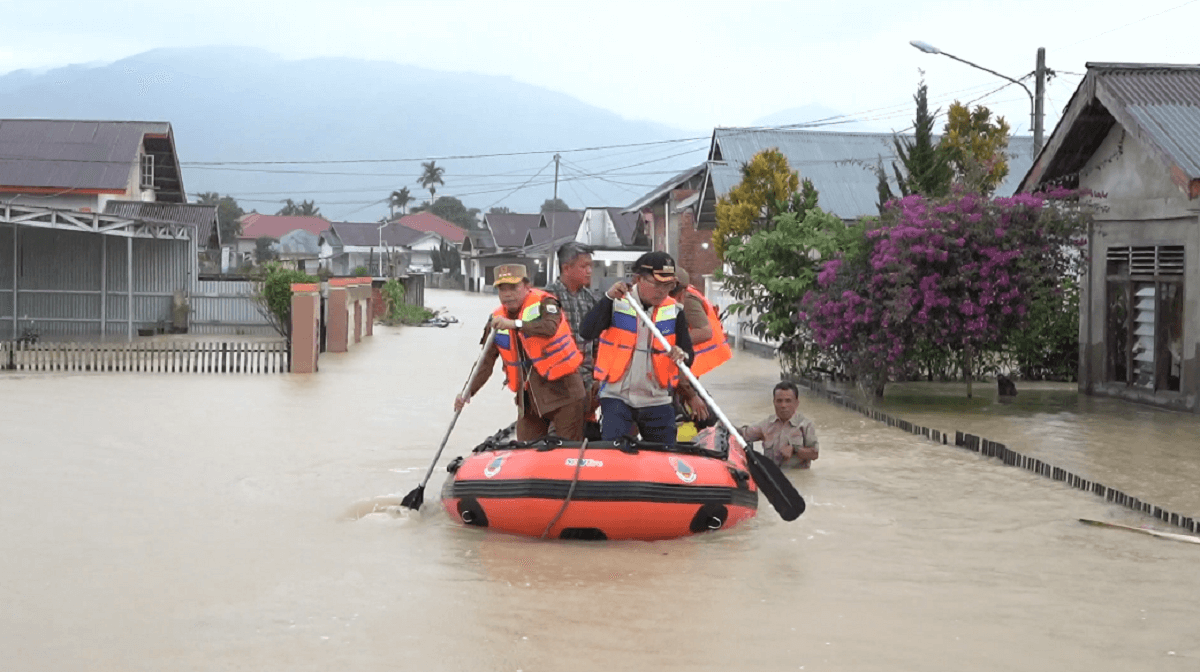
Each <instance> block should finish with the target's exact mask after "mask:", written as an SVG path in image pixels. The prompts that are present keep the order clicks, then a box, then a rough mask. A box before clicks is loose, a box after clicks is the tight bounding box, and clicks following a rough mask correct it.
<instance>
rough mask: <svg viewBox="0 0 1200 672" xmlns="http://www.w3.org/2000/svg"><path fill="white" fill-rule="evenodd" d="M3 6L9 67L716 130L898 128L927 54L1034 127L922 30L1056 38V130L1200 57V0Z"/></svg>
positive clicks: (1021, 125) (934, 77) (932, 72)
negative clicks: (562, 106)
mask: <svg viewBox="0 0 1200 672" xmlns="http://www.w3.org/2000/svg"><path fill="white" fill-rule="evenodd" d="M0 16H2V17H3V22H4V24H5V26H6V30H5V36H4V40H3V41H2V42H0V73H6V72H9V71H11V70H16V69H20V68H46V67H53V66H60V65H66V64H70V63H88V62H95V61H105V62H108V61H114V60H117V59H120V58H122V57H125V56H130V55H133V54H136V53H140V52H142V51H146V50H148V49H152V48H155V47H166V46H200V45H213V44H218V45H251V46H258V47H262V48H264V49H267V50H269V51H273V52H276V53H278V54H280V55H283V56H285V57H289V58H303V57H309V56H323V55H338V56H355V57H363V58H371V59H380V60H388V61H395V62H400V63H407V64H412V65H418V66H423V67H429V68H436V69H443V70H454V71H471V72H479V73H485V74H493V75H505V76H510V77H512V78H514V79H516V80H519V81H522V82H527V83H530V84H536V85H539V86H543V87H546V88H549V89H554V90H557V91H562V92H564V93H567V94H570V95H572V96H575V97H577V98H579V99H581V100H583V101H585V102H587V103H590V104H593V105H597V106H600V107H603V108H606V109H609V110H612V111H614V112H616V113H618V114H620V115H622V116H624V117H627V118H631V119H647V120H652V121H656V122H661V123H664V124H669V125H671V126H675V127H679V128H681V129H685V130H687V131H689V132H691V131H699V132H702V133H704V132H708V131H710V130H711V129H712V128H713V127H714V126H737V125H748V124H752V123H754V122H755V121H756V120H758V119H760V118H762V117H765V116H767V115H770V114H772V113H776V112H779V111H781V110H785V109H789V108H794V107H800V106H804V105H808V104H813V103H817V104H820V105H823V106H825V107H828V108H832V109H834V110H837V111H838V112H841V113H845V114H854V115H857V118H858V119H859V120H860V121H861V122H862V124H864V125H865V126H866V127H869V128H871V129H875V130H892V129H894V130H900V129H903V128H904V127H905V126H906V125H907V124H908V123H909V121H910V120H911V118H912V107H913V106H912V102H911V96H912V94H913V92H914V90H915V88H916V86H917V83H918V81H919V80H920V78H921V76H922V75H921V71H924V78H925V80H926V82H927V83H928V85H929V92H930V98H931V101H932V102H933V103H934V104H935V105H936V106H939V107H942V108H944V107H945V106H946V105H948V103H949V102H950V101H952V100H954V99H956V98H957V99H960V100H963V101H967V100H972V99H975V98H979V97H981V96H984V97H983V98H982V99H981V100H979V101H978V102H979V103H982V104H988V105H989V106H990V107H992V109H993V110H995V111H997V112H999V113H1001V114H1003V115H1005V117H1006V118H1007V119H1008V120H1009V122H1010V123H1011V125H1012V126H1013V129H1014V131H1015V132H1018V133H1029V126H1030V124H1029V112H1030V101H1029V97H1028V96H1027V94H1026V93H1025V92H1024V91H1022V90H1021V89H1020V88H1019V87H1016V86H1009V87H1008V88H1005V89H1003V90H1001V91H999V92H996V93H992V94H991V95H986V94H989V92H991V91H993V90H994V89H996V88H998V87H1000V86H1002V85H1004V84H1005V81H1004V80H1003V79H1000V78H998V77H996V76H994V75H991V74H988V73H986V72H982V71H980V70H976V69H974V68H971V67H969V66H967V65H964V64H962V63H959V62H956V61H954V60H951V59H949V58H947V57H945V56H938V55H928V54H924V53H921V52H919V51H917V50H916V49H914V48H913V47H911V46H910V45H909V41H910V40H923V41H925V42H928V43H930V44H933V45H935V46H936V47H938V48H940V49H942V50H944V51H946V52H949V53H952V54H954V55H956V56H958V57H960V58H963V59H966V60H969V61H972V62H974V63H977V64H979V65H981V66H984V67H986V68H989V69H992V70H995V71H997V72H999V73H1002V74H1004V75H1007V76H1009V77H1012V78H1017V79H1019V78H1022V77H1024V76H1025V75H1026V74H1028V73H1030V72H1031V71H1032V70H1033V69H1034V65H1035V56H1036V52H1037V48H1038V47H1039V46H1041V47H1045V48H1046V50H1047V57H1046V61H1047V64H1048V66H1049V67H1051V68H1053V69H1055V70H1057V71H1058V76H1057V77H1056V78H1054V80H1053V81H1052V82H1051V83H1050V85H1049V87H1048V98H1047V102H1046V111H1047V116H1048V121H1047V134H1049V132H1050V130H1051V129H1052V128H1053V122H1054V121H1055V120H1056V119H1057V118H1058V116H1059V112H1060V110H1061V109H1062V107H1063V105H1064V104H1065V103H1066V102H1067V99H1068V98H1069V97H1070V94H1071V92H1072V91H1073V90H1074V88H1075V86H1076V85H1077V84H1078V82H1079V79H1080V76H1081V73H1083V72H1084V70H1085V65H1084V64H1085V63H1086V62H1088V61H1126V62H1162V63H1197V62H1200V54H1198V50H1197V48H1196V44H1197V42H1196V26H1198V25H1200V0H1190V1H1189V0H1142V1H1141V2H1128V1H1127V0H1125V1H1120V2H1118V1H1115V0H1088V1H1087V2H1079V1H1078V0H1076V1H1073V2H1065V1H1058V0H1033V1H1030V0H1008V1H1006V2H985V1H978V0H974V1H969V0H909V1H908V2H895V1H887V2H884V1H873V0H864V1H858V2H855V1H853V0H846V1H843V2H819V3H818V2H797V1H790V2H789V1H784V0H779V1H773V2H772V1H751V2H747V1H744V0H737V1H735V0H729V1H726V2H709V1H707V0H690V1H688V2H659V1H656V0H640V1H637V2H626V1H625V0H601V1H599V2H574V1H572V0H558V1H556V2H540V1H534V0H499V1H498V0H485V1H475V0H437V1H425V0H410V1H404V0H396V1H391V2H386V1H384V0H338V1H336V2H330V1H329V0H322V1H320V2H310V1H308V0H288V1H287V2H282V1H275V0H241V1H237V2H227V1H225V0H209V1H206V2H185V1H178V2H163V1H162V0H153V1H143V0H129V1H127V2H108V1H103V0H79V1H69V0H39V1H38V2H32V1H30V0H0ZM1026 82H1027V83H1028V85H1029V88H1030V89H1031V90H1032V89H1033V83H1032V79H1029V80H1026ZM794 121H795V122H801V121H811V119H799V118H798V119H794ZM862 127H863V126H859V127H858V128H862ZM831 128H836V127H831Z"/></svg>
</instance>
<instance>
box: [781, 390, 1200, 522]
mask: <svg viewBox="0 0 1200 672" xmlns="http://www.w3.org/2000/svg"><path fill="white" fill-rule="evenodd" d="M782 378H783V379H784V380H790V381H791V382H793V383H796V384H797V385H800V386H803V387H804V388H805V389H807V390H809V391H810V392H814V393H816V394H818V395H820V396H822V397H824V398H825V400H826V401H829V402H830V403H834V404H837V405H839V406H842V407H843V408H848V409H850V410H853V411H858V412H859V413H861V414H863V415H865V416H867V417H868V418H871V419H872V420H875V421H877V422H882V423H885V424H887V426H888V427H896V428H899V429H900V430H902V431H905V432H908V433H909V434H917V435H920V436H923V437H925V438H927V439H929V440H930V441H933V442H934V443H941V444H942V445H950V435H949V433H948V432H941V431H939V430H936V429H930V428H928V427H922V426H921V425H918V424H916V423H912V422H909V421H907V420H904V419H901V418H897V417H895V416H892V415H889V414H887V413H884V412H882V411H880V410H878V409H876V408H872V407H871V406H867V405H866V404H863V403H861V402H859V401H858V400H856V399H853V398H851V397H849V396H847V395H846V394H843V393H841V392H834V391H830V390H829V389H827V388H826V387H825V386H824V385H823V384H821V383H819V382H816V381H813V380H809V379H807V378H803V377H800V376H794V375H787V374H784V375H783V376H782ZM953 445H955V446H957V447H959V448H964V449H966V450H970V451H972V452H975V453H979V454H980V455H983V456H984V457H994V458H996V459H998V460H1000V461H1001V462H1003V463H1004V464H1005V465H1006V466H1010V467H1018V468H1020V469H1023V470H1025V471H1028V472H1032V473H1035V474H1038V475H1041V476H1044V477H1046V478H1049V479H1050V480H1053V481H1061V482H1063V483H1066V484H1067V485H1068V486H1070V487H1072V488H1075V489H1076V490H1084V491H1088V492H1091V493H1092V494H1094V495H1096V496H1097V497H1103V498H1104V499H1105V501H1107V502H1111V503H1113V504H1117V505H1118V506H1123V507H1125V508H1127V509H1132V510H1134V511H1140V512H1142V513H1146V514H1149V515H1151V516H1154V517H1155V518H1157V519H1159V520H1161V521H1163V522H1164V523H1168V524H1170V525H1174V526H1176V527H1181V528H1183V529H1185V530H1187V531H1188V532H1191V533H1193V534H1195V533H1198V532H1200V521H1198V520H1197V519H1196V518H1193V517H1191V516H1184V515H1182V514H1179V513H1175V512H1174V511H1168V510H1166V509H1164V508H1162V507H1160V506H1155V505H1154V504H1151V503H1150V502H1147V501H1144V500H1142V499H1141V498H1138V497H1134V496H1132V495H1129V494H1126V493H1124V492H1121V491H1120V490H1117V489H1116V488H1111V487H1109V486H1107V485H1104V484H1103V483H1098V482H1096V481H1092V480H1088V479H1086V478H1083V477H1082V476H1079V475H1076V474H1073V473H1071V472H1070V471H1067V470H1066V469H1063V468H1062V467H1056V466H1054V465H1052V464H1050V463H1049V462H1045V461H1043V460H1039V459H1036V458H1033V457H1030V456H1028V455H1024V454H1022V453H1018V452H1017V451H1015V450H1011V449H1009V448H1008V446H1005V445H1004V444H1003V443H1000V442H998V441H992V440H990V439H985V438H983V437H980V436H975V435H974V434H967V433H965V432H959V431H955V432H954V444H953Z"/></svg>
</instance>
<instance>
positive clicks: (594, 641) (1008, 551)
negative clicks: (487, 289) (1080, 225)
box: [0, 290, 1200, 672]
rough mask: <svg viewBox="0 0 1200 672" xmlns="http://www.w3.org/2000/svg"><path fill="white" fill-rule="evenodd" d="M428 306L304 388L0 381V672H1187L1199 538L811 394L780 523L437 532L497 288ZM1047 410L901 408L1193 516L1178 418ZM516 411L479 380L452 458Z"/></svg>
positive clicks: (716, 378)
mask: <svg viewBox="0 0 1200 672" xmlns="http://www.w3.org/2000/svg"><path fill="white" fill-rule="evenodd" d="M426 296H427V302H428V303H429V304H430V306H432V307H446V308H447V309H448V311H449V313H450V314H452V315H454V316H455V317H457V318H458V319H459V320H460V322H459V323H458V324H455V325H451V326H450V327H447V328H445V329H430V328H402V329H380V330H379V331H377V333H376V335H375V336H374V337H372V338H370V339H367V340H366V341H365V342H364V344H363V345H361V346H360V347H358V348H356V349H355V350H353V351H351V352H350V353H347V354H344V355H326V356H324V357H323V359H322V361H321V371H320V373H319V374H317V375H312V376H287V375H283V376H219V375H204V376H187V375H173V374H159V375H141V374H121V375H87V374H83V375H36V376H20V375H9V374H5V375H0V422H2V433H0V437H2V438H0V442H2V444H0V445H2V448H0V605H3V608H2V609H0V669H4V670H22V671H38V670H47V671H49V670H54V671H61V670H88V671H95V670H156V671H157V670H225V669H245V670H264V671H271V670H281V671H282V670H289V671H290V670H330V669H339V670H340V669H345V670H365V671H374V670H380V671H383V670H387V671H389V672H393V671H395V670H418V669H419V670H508V671H514V670H524V671H535V670H655V671H658V670H728V669H754V670H809V671H812V670H855V671H859V672H861V671H867V670H934V671H938V670H946V671H954V672H959V671H961V670H1056V671H1057V670H1074V669H1079V670H1195V669H1200V645H1198V644H1197V637H1196V629H1197V625H1198V624H1200V617H1197V615H1196V614H1197V609H1196V604H1195V602H1196V600H1197V598H1198V597H1200V572H1197V571H1196V568H1197V567H1198V566H1200V547H1197V546H1193V545H1191V544H1183V543H1178V542H1172V541H1166V540H1162V539H1157V538H1153V537H1149V536H1144V535H1137V534H1130V533H1126V532H1121V531H1117V530H1109V529H1101V528H1095V527H1089V526H1084V525H1081V524H1079V523H1078V522H1077V519H1078V518H1092V519H1100V520H1108V521H1114V522H1122V523H1131V524H1149V523H1151V522H1152V521H1149V520H1147V519H1145V518H1143V517H1140V516H1137V515H1136V514H1133V513H1131V512H1127V511H1125V510H1123V509H1120V508H1118V507H1114V506H1112V505H1108V504H1105V503H1104V502H1102V501H1099V500H1098V499H1097V498H1095V497H1094V496H1093V495H1089V494H1087V493H1083V492H1079V491H1075V490H1071V489H1069V488H1067V487H1065V486H1063V485H1062V484H1060V483H1054V482H1052V481H1049V480H1047V479H1044V478H1041V477H1038V476H1035V475H1032V474H1029V473H1025V472H1022V471H1019V470H1016V469H1011V468H1005V467H1002V466H999V465H998V463H997V462H996V461H995V460H987V459H985V458H980V457H979V456H977V455H974V454H971V453H967V452H966V451H962V450H959V449H955V448H951V447H943V446H940V445H935V444H932V443H931V442H928V441H926V440H923V439H920V438H917V437H914V436H911V435H907V434H904V433H902V432H900V431H898V430H894V429H888V428H886V427H884V426H881V425H880V424H878V423H875V422H872V421H870V420H868V419H866V418H864V417H863V416H861V415H859V414H857V413H853V412H851V411H847V410H844V409H841V408H839V407H836V406H833V405H830V404H828V403H826V402H824V401H822V400H820V399H818V398H816V397H815V396H807V395H806V396H804V397H803V398H802V399H801V404H800V410H801V412H803V413H805V414H807V415H808V416H810V417H812V418H814V420H815V422H816V425H817V428H818V431H819V432H820V435H821V443H822V457H821V459H820V460H819V461H818V462H817V463H816V464H815V466H814V468H813V469H812V470H811V471H807V472H795V473H793V474H792V478H793V480H794V482H795V484H796V486H797V487H798V488H799V490H800V491H801V492H802V493H803V494H804V495H805V497H806V498H807V500H808V504H809V508H808V511H807V512H806V513H805V514H804V516H802V517H801V518H800V519H799V520H798V521H796V522H793V523H784V522H783V521H781V520H780V519H779V518H778V516H776V515H775V514H774V512H773V511H772V510H771V508H770V506H769V505H768V504H767V503H766V501H765V500H764V501H761V502H760V509H759V516H758V517H757V518H756V519H755V520H754V521H752V522H751V523H750V524H748V525H744V526H742V527H740V528H738V529H734V530H729V531H724V532H720V533H716V534H711V535H705V536H700V537H694V538H689V539H681V540H675V541H669V542H656V543H644V542H625V543H616V542H601V543H586V542H574V543H568V542H551V543H547V542H537V541H531V540H526V539H520V538H514V537H507V536H502V535H497V534H491V533H487V532H484V531H481V530H477V529H464V528H462V527H460V526H458V525H455V524H454V523H453V522H452V521H451V520H450V519H449V518H448V517H447V516H446V515H445V514H444V513H442V512H441V511H440V509H439V508H438V507H437V506H436V493H437V491H438V488H439V487H440V485H441V482H442V479H443V477H444V475H445V472H444V471H443V470H442V468H441V467H440V466H439V469H438V470H437V471H436V472H435V474H434V478H433V481H432V482H431V484H430V487H429V488H428V490H427V493H426V494H427V497H426V501H427V503H430V504H433V505H434V506H427V508H426V510H425V511H424V512H423V513H421V514H413V515H407V514H406V513H405V512H403V511H401V510H400V509H398V507H396V506H395V505H396V504H398V502H399V499H400V497H402V496H403V495H404V493H406V492H408V491H409V490H411V489H412V488H413V487H415V486H416V484H417V483H419V482H420V479H421V477H422V476H423V474H424V471H425V469H426V467H427V466H428V464H429V461H430V459H431V458H432V456H433V453H434V451H435V449H436V447H437V444H438V442H439V441H440V439H441V436H442V434H443V432H444V431H445V428H446V426H447V424H448V423H449V421H450V418H451V415H452V409H451V402H452V399H453V397H454V394H455V393H456V392H458V390H459V389H460V388H461V387H462V384H463V382H464V380H465V378H466V375H467V372H468V370H469V368H470V365H471V362H472V361H473V360H474V357H475V355H476V354H477V352H478V350H477V348H478V345H477V343H478V338H479V326H480V325H481V324H482V322H483V320H484V319H485V316H486V314H487V312H488V311H490V310H491V308H492V306H493V304H494V301H495V299H494V298H488V297H481V296H472V295H466V294H463V293H459V292H450V291H439V290H430V291H428V292H427V294H426ZM778 375H779V372H778V368H777V366H776V364H775V363H774V362H773V361H771V360H766V359H760V358H757V357H753V356H748V355H744V354H742V353H738V355H737V356H736V357H735V359H734V360H733V361H732V362H731V363H729V364H727V365H726V366H724V367H722V368H721V369H719V370H718V371H716V372H714V373H712V374H710V376H707V377H706V378H705V382H706V383H707V385H708V387H709V388H710V390H711V391H712V393H713V394H714V396H716V397H717V399H718V401H720V402H721V404H722V408H723V409H724V410H725V411H726V413H727V414H728V415H729V416H730V417H731V418H733V419H734V421H735V422H743V421H752V420H756V419H758V418H760V417H765V416H766V415H767V414H769V413H770V401H769V400H770V387H771V385H773V384H774V382H775V381H776V380H778ZM1048 394H1050V395H1051V396H1054V395H1060V394H1065V395H1067V396H1064V397H1062V398H1061V400H1060V402H1058V403H1059V407H1056V408H1055V409H1053V410H1047V409H1048V408H1049V407H1042V409H1041V410H1038V409H1035V408H1031V409H1030V410H1029V412H1028V413H1024V412H1023V413H1016V412H1012V413H1008V414H1007V415H1005V413H999V412H996V413H992V416H994V417H992V416H986V415H985V414H981V413H982V412H981V411H979V410H978V409H975V408H968V409H960V410H957V411H956V410H954V409H953V408H945V409H940V410H938V409H935V410H934V411H929V410H928V409H925V410H922V409H924V408H925V407H923V406H920V405H919V404H917V403H916V402H905V401H904V400H903V399H902V398H898V400H897V401H894V402H891V403H894V404H896V406H897V407H894V408H891V409H890V410H891V411H892V412H895V413H897V414H898V415H901V416H903V417H906V418H908V419H911V420H914V421H917V422H921V421H922V420H925V421H927V422H925V423H923V424H929V425H931V426H934V427H936V428H940V429H948V430H952V429H955V428H961V429H966V430H968V431H971V430H975V431H976V432H977V433H979V434H982V435H983V436H987V437H988V438H992V439H994V440H998V441H1006V440H1007V441H1009V442H1010V445H1012V447H1013V448H1014V449H1022V450H1025V451H1027V452H1030V453H1034V452H1036V451H1038V450H1043V451H1046V454H1047V455H1057V456H1063V459H1064V460H1065V459H1067V458H1069V459H1071V460H1074V461H1075V463H1076V465H1077V466H1078V467H1079V469H1080V470H1082V469H1083V468H1084V467H1087V468H1094V469H1096V470H1101V473H1103V474H1105V475H1106V476H1108V475H1111V476H1112V477H1113V478H1116V477H1117V476H1119V475H1127V476H1128V477H1129V479H1130V483H1131V487H1129V490H1130V491H1131V492H1132V493H1133V494H1141V495H1142V496H1143V497H1144V498H1145V499H1148V500H1151V501H1154V500H1155V499H1156V497H1157V498H1159V499H1163V500H1164V505H1167V504H1168V503H1171V504H1172V505H1178V506H1179V507H1181V508H1183V507H1184V505H1185V504H1186V505H1189V506H1190V504H1189V502H1191V501H1194V500H1190V499H1189V498H1190V497H1194V486H1192V485H1189V483H1187V482H1183V481H1186V480H1187V478H1186V477H1180V476H1174V475H1173V474H1176V473H1177V472H1178V471H1179V470H1178V468H1177V464H1178V463H1177V460H1181V459H1187V458H1189V457H1190V458H1191V459H1192V460H1194V459H1195V458H1194V455H1193V454H1192V453H1191V452H1189V451H1187V450H1185V449H1184V448H1180V441H1181V440H1184V441H1187V440H1191V441H1192V443H1191V444H1190V445H1191V447H1192V450H1193V451H1194V450H1195V446H1196V442H1195V441H1194V437H1195V436H1197V434H1196V429H1197V424H1196V423H1195V421H1194V420H1193V419H1192V418H1190V417H1188V416H1178V415H1174V414H1162V415H1161V416H1160V415H1154V414H1151V415H1149V416H1146V415H1145V413H1144V412H1143V411H1142V410H1141V409H1138V408H1136V407H1130V406H1128V405H1116V404H1115V402H1114V405H1109V404H1107V402H1104V403H1097V402H1092V401H1084V402H1079V401H1078V400H1077V399H1076V400H1075V401H1074V402H1072V401H1069V399H1068V398H1072V399H1074V398H1075V397H1073V396H1071V395H1070V394H1069V390H1067V391H1063V390H1058V391H1051V392H1048ZM1035 396H1036V395H1034V394H1030V395H1028V396H1027V397H1026V398H1027V399H1033V398H1034V397H1035ZM1055 398H1056V399H1058V397H1055ZM1018 399H1021V397H1018ZM1022 401H1024V400H1023V399H1022ZM1025 403H1031V404H1032V403H1033V402H1032V401H1030V402H1025ZM1072 403H1074V404H1076V406H1074V407H1071V404H1072ZM1080 403H1082V404H1083V408H1080V407H1079V404H1080ZM905 404H907V406H905ZM1064 406H1065V408H1064ZM1072 409H1073V410H1072ZM922 413H927V414H928V416H927V417H922V416H921V414H922ZM512 416H513V406H512V402H511V397H510V396H509V395H508V394H506V393H504V392H502V391H501V390H500V388H499V376H494V378H493V381H492V382H491V383H489V385H488V386H487V387H486V388H485V390H484V391H483V392H482V393H481V395H480V396H479V397H478V398H477V399H475V400H474V401H473V402H472V403H471V404H470V405H469V406H467V408H466V410H465V411H464V412H463V416H462V418H461V419H460V420H459V423H458V427H457V429H456V430H455V432H454V434H453V436H452V437H451V440H450V445H449V446H448V447H447V450H446V454H445V456H444V457H443V459H442V464H443V465H444V464H445V462H446V461H447V460H448V459H449V458H450V457H453V456H455V455H459V454H463V453H465V452H466V451H468V450H469V449H470V448H471V446H473V445H474V444H475V443H477V442H478V441H479V440H480V439H481V438H482V437H483V436H484V435H486V434H490V433H491V432H493V431H495V430H496V429H498V428H500V427H501V426H504V425H506V424H508V423H509V422H511V420H512ZM1103 416H1112V417H1111V418H1110V419H1107V420H1106V419H1104V417H1103ZM1139 416H1145V417H1143V419H1141V420H1139V419H1138V417H1139ZM981 418H984V419H981ZM1014 418H1015V419H1014ZM1164 418H1167V419H1166V420H1164ZM931 420H936V421H937V422H931ZM972 423H975V424H974V425H972ZM989 423H990V424H989ZM958 425H968V426H964V427H958ZM1132 432H1136V446H1137V450H1136V452H1134V451H1132V450H1131V448H1130V445H1131V442H1130V441H1120V440H1117V439H1114V438H1109V437H1110V435H1121V434H1125V435H1129V434H1130V433H1132ZM1047 442H1048V443H1047ZM1056 442H1057V443H1056ZM1051 461H1054V460H1051ZM1093 465H1094V466H1093ZM1061 466H1064V467H1068V466H1072V465H1070V464H1062V465H1061ZM1098 480H1101V481H1102V482H1103V481H1104V479H1103V478H1098ZM1194 483H1195V481H1194V480H1192V481H1190V484H1194ZM1132 484H1136V485H1138V487H1145V488H1146V491H1145V492H1144V493H1138V492H1134V491H1135V490H1136V489H1137V488H1135V487H1132ZM1113 485H1116V484H1115V483H1114V484H1113ZM1196 512H1197V513H1200V510H1198V511H1196ZM1164 529H1168V528H1164Z"/></svg>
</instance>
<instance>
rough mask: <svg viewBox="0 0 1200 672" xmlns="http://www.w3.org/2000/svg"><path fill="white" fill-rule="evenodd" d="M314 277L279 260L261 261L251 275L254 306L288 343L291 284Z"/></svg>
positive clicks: (310, 280)
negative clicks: (257, 269)
mask: <svg viewBox="0 0 1200 672" xmlns="http://www.w3.org/2000/svg"><path fill="white" fill-rule="evenodd" d="M259 240H261V238H260V239H259ZM316 281H317V279H316V278H315V277H313V276H311V275H308V274H307V273H305V272H303V271H297V270H295V269H291V268H285V267H284V266H282V265H281V264H279V263H278V262H268V263H266V264H263V266H262V268H261V269H260V270H259V272H258V273H257V274H255V275H254V276H253V278H252V279H251V282H252V283H253V286H254V290H253V293H252V294H251V297H250V298H251V300H252V301H253V303H254V306H255V308H257V309H258V312H259V313H260V314H261V315H262V316H263V317H264V318H266V320H267V322H268V323H270V325H271V327H273V328H274V329H275V331H277V332H279V335H280V336H283V337H284V338H286V339H287V341H288V343H289V344H291V342H292V284H293V283H305V282H316Z"/></svg>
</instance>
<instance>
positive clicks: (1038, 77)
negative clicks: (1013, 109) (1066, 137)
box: [1033, 47, 1046, 158]
mask: <svg viewBox="0 0 1200 672" xmlns="http://www.w3.org/2000/svg"><path fill="white" fill-rule="evenodd" d="M1034 75H1035V82H1036V83H1035V85H1034V92H1035V93H1034V99H1033V156H1034V157H1035V158H1036V157H1037V155H1038V152H1040V151H1042V136H1043V133H1044V131H1045V129H1044V128H1043V124H1045V121H1044V119H1045V117H1046V115H1045V111H1044V109H1045V107H1044V105H1045V98H1046V48H1045V47H1038V50H1037V68H1036V69H1035V70H1034Z"/></svg>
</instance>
